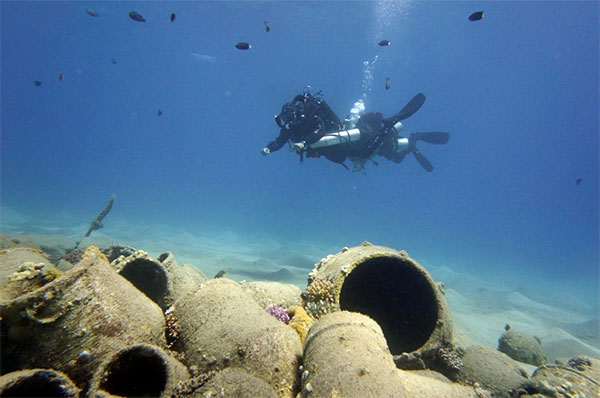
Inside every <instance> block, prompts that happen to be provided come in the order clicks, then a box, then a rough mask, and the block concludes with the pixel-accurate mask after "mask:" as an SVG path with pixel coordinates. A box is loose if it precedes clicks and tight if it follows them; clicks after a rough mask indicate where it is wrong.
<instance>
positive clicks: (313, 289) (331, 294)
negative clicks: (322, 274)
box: [305, 278, 335, 303]
mask: <svg viewBox="0 0 600 398" xmlns="http://www.w3.org/2000/svg"><path fill="white" fill-rule="evenodd" d="M305 297H306V301H308V302H317V301H326V302H330V303H334V302H335V286H334V285H333V283H331V282H330V281H329V280H327V279H324V278H315V279H314V280H313V281H312V282H311V284H310V285H308V287H307V288H306V295H305Z"/></svg>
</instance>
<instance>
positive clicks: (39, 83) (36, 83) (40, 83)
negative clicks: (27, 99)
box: [33, 80, 42, 87]
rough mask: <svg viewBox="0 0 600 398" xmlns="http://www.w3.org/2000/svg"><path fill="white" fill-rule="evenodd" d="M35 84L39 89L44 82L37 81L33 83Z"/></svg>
mask: <svg viewBox="0 0 600 398" xmlns="http://www.w3.org/2000/svg"><path fill="white" fill-rule="evenodd" d="M33 84H35V86H36V87H39V86H41V85H42V82H41V81H39V80H36V81H34V82H33Z"/></svg>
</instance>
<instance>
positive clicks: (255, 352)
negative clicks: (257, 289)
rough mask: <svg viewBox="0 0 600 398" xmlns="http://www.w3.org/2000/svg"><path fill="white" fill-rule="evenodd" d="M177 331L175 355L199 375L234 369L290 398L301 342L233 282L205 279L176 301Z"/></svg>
mask: <svg viewBox="0 0 600 398" xmlns="http://www.w3.org/2000/svg"><path fill="white" fill-rule="evenodd" d="M173 313H174V315H175V316H176V317H177V320H178V322H179V324H180V325H181V332H180V335H179V339H178V341H177V342H176V344H175V345H174V346H173V349H174V350H180V351H182V352H184V353H185V363H186V364H187V365H188V366H197V367H198V369H199V371H200V372H201V373H205V372H209V371H211V370H221V369H224V368H226V367H229V366H231V367H239V368H242V369H244V370H246V371H247V372H248V373H249V374H251V375H252V376H255V377H259V378H261V379H262V380H264V381H266V382H267V383H268V384H269V385H270V386H271V387H272V388H273V389H274V390H275V391H278V394H279V396H280V397H290V398H291V397H293V396H294V394H295V384H296V376H297V373H296V372H297V369H298V366H299V362H300V358H301V355H302V345H301V343H300V338H299V337H298V335H297V334H296V333H295V332H294V330H292V329H291V328H290V327H288V326H287V325H285V324H284V323H282V322H280V321H278V320H277V319H275V318H273V317H272V316H271V315H269V314H267V313H266V312H265V310H264V309H263V308H261V307H260V306H259V305H258V304H257V303H256V302H255V301H254V300H253V299H252V297H251V296H250V295H249V294H248V293H246V292H244V290H243V289H242V288H241V287H240V286H239V284H237V283H236V282H234V281H232V280H229V279H226V278H218V279H210V280H207V281H206V282H204V283H203V284H202V285H201V286H200V288H199V289H197V290H196V291H195V292H193V293H191V294H188V295H186V296H184V297H182V298H181V299H180V300H178V301H177V302H176V303H175V305H174V307H173Z"/></svg>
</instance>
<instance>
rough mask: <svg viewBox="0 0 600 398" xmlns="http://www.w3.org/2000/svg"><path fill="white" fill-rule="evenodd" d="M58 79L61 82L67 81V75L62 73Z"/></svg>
mask: <svg viewBox="0 0 600 398" xmlns="http://www.w3.org/2000/svg"><path fill="white" fill-rule="evenodd" d="M58 80H60V81H61V82H64V81H65V76H64V75H63V74H62V73H59V74H58Z"/></svg>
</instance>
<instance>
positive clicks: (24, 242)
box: [0, 233, 41, 250]
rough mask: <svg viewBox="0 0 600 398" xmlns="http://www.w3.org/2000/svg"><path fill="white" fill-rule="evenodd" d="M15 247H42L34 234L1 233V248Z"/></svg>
mask: <svg viewBox="0 0 600 398" xmlns="http://www.w3.org/2000/svg"><path fill="white" fill-rule="evenodd" d="M15 247H30V248H32V249H41V247H40V244H39V243H38V241H37V239H36V238H35V237H33V236H29V235H19V236H11V235H7V234H2V233H0V250H5V249H12V248H15Z"/></svg>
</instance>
